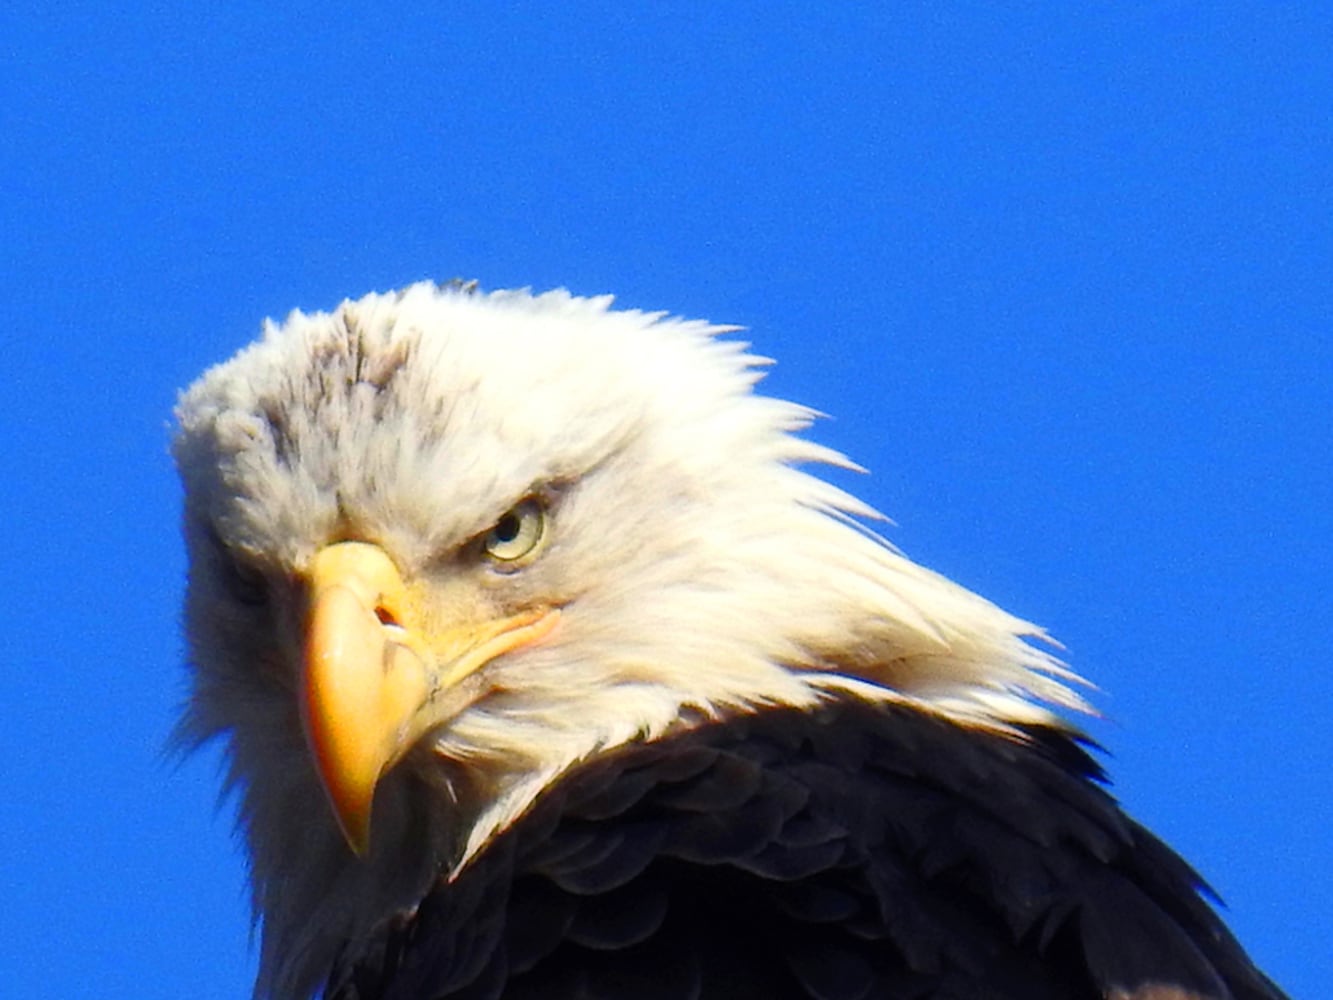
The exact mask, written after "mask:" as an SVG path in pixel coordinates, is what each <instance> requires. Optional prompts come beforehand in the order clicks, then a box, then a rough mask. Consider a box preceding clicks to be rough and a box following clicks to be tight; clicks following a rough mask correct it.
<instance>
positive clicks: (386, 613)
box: [375, 605, 402, 628]
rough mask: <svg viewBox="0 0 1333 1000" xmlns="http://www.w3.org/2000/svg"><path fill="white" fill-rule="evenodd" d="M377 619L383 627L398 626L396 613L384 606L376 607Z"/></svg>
mask: <svg viewBox="0 0 1333 1000" xmlns="http://www.w3.org/2000/svg"><path fill="white" fill-rule="evenodd" d="M375 617H376V618H378V619H379V620H380V624H381V625H398V619H397V618H396V617H394V613H393V612H392V611H390V610H389V609H388V608H386V607H384V606H383V605H377V606H376V607H375ZM399 627H400V628H401V627H402V626H399Z"/></svg>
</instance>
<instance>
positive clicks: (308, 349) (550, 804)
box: [175, 283, 1282, 1000]
mask: <svg viewBox="0 0 1333 1000" xmlns="http://www.w3.org/2000/svg"><path fill="white" fill-rule="evenodd" d="M728 332H730V330H729V329H728V328H720V327H715V326H711V325H709V324H706V323H702V322H693V321H685V320H680V319H675V318H671V317H668V316H666V315H665V314H661V313H643V312H636V311H624V310H615V309H613V308H612V305H611V300H610V298H595V299H581V298H576V297H573V296H571V295H569V294H568V293H566V292H563V291H561V292H549V293H546V294H542V295H532V294H530V293H528V292H525V291H513V292H495V293H489V294H483V293H480V292H478V291H476V290H475V288H473V287H471V286H463V285H459V284H451V285H444V286H437V285H434V284H429V283H423V284H418V285H414V286H412V287H409V288H407V289H404V290H402V291H400V292H396V293H392V294H384V295H369V296H366V297H365V298H362V299H360V300H358V301H347V302H344V303H343V304H342V305H341V306H339V307H338V308H337V309H336V310H334V311H333V312H331V313H315V314H304V313H300V312H295V313H292V314H291V315H290V316H289V317H288V318H287V320H286V321H284V322H283V323H281V324H270V325H269V326H268V327H267V328H266V330H265V333H264V336H263V338H262V340H260V341H259V342H258V343H256V344H254V345H252V346H251V347H249V348H247V349H245V350H244V351H242V352H241V353H240V354H239V355H237V356H236V357H235V358H233V359H232V360H230V361H228V362H226V363H225V364H222V365H219V366H217V367H215V368H213V369H212V370H210V371H209V372H207V373H205V374H204V376H203V377H201V378H200V379H199V381H198V382H196V383H195V385H194V386H192V387H191V388H190V389H189V390H187V391H186V392H185V393H184V394H183V396H182V399H181V402H180V405H179V408H178V420H179V425H180V426H179V432H178V435H177V439H176V444H175V454H176V458H177V462H178V465H179V468H180V471H181V476H182V480H183V482H184V487H185V512H184V532H185V538H186V544H187V547H188V550H189V557H190V573H189V587H188V597H187V607H186V623H187V631H188V635H189V640H190V662H191V679H192V690H191V696H190V700H189V703H188V707H187V710H186V712H185V715H184V717H183V719H182V723H181V728H180V735H181V738H182V739H183V740H184V741H186V742H187V743H189V744H198V743H202V742H205V741H208V740H211V739H214V738H218V739H221V740H222V741H223V743H224V745H225V747H226V752H227V759H228V763H229V772H228V786H229V788H231V789H233V790H234V791H235V793H236V795H237V796H238V799H239V826H240V830H241V832H242V834H243V836H244V839H245V842H246V847H247V850H248V855H249V859H250V867H251V887H252V893H253V903H254V909H255V915H256V919H257V920H258V921H259V923H260V925H261V927H262V951H261V959H260V970H259V976H258V981H257V982H256V985H255V995H256V997H258V998H280V1000H304V998H308V997H311V996H314V995H317V994H319V995H323V996H325V997H328V998H331V1000H372V998H403V1000H406V998H412V1000H420V998H444V997H451V998H453V997H457V998H463V997H466V998H500V997H504V998H511V1000H512V998H518V997H547V998H564V997H568V998H574V997H580V998H631V997H632V998H653V997H661V998H663V1000H683V998H696V997H697V998H727V1000H731V998H736V1000H744V998H749V997H753V998H775V1000H780V998H819V1000H854V998H880V997H885V998H939V1000H943V998H983V997H986V998H1005V1000H1009V998H1022V1000H1047V998H1049V1000H1277V998H1280V997H1281V996H1282V994H1281V992H1280V991H1279V990H1278V989H1277V988H1276V987H1275V986H1274V985H1273V984H1272V983H1271V982H1270V981H1269V980H1268V979H1267V978H1266V977H1264V975H1263V974H1262V973H1261V972H1259V971H1258V970H1257V969H1256V968H1255V967H1254V965H1253V964H1252V963H1251V962H1250V960H1249V959H1248V958H1247V957H1246V955H1245V953H1244V952H1243V950H1242V949H1241V948H1240V946H1239V945H1238V944H1237V943H1236V942H1235V940H1234V939H1233V938H1232V937H1231V935H1230V934H1229V933H1228V932H1227V930H1226V929H1225V927H1224V926H1223V924H1222V922H1221V921H1220V920H1219V918H1218V917H1217V915H1216V914H1215V913H1214V911H1213V909H1212V908H1211V906H1210V905H1209V903H1208V902H1207V901H1206V900H1205V898H1204V895H1206V889H1205V888H1204V887H1203V886H1202V883H1201V882H1200V880H1199V878H1198V877H1197V876H1196V875H1195V874H1194V872H1193V871H1192V870H1191V869H1190V868H1189V866H1188V865H1186V864H1185V863H1184V862H1183V861H1182V860H1180V858H1179V857H1177V856H1176V855H1175V854H1174V853H1173V852H1172V851H1171V850H1170V849H1169V848H1167V847H1166V846H1164V845H1163V844H1162V843H1161V842H1160V841H1158V840H1157V839H1156V838H1154V837H1153V836H1152V835H1151V834H1150V833H1149V832H1147V831H1146V830H1144V829H1143V828H1142V827H1140V826H1138V825H1137V824H1135V823H1134V822H1133V821H1132V820H1131V819H1129V818H1128V817H1127V816H1125V814H1124V813H1123V812H1122V811H1121V810H1120V809H1119V807H1118V806H1117V805H1116V803H1115V802H1114V800H1112V799H1111V798H1110V797H1109V796H1108V795H1107V793H1106V792H1105V791H1104V790H1103V788H1102V787H1101V785H1100V778H1101V774H1100V771H1099V770H1098V767H1097V765H1096V763H1095V762H1094V761H1093V760H1092V759H1091V758H1090V757H1089V755H1088V754H1087V753H1086V752H1085V750H1084V748H1083V741H1082V739H1081V737H1080V735H1079V733H1078V731H1077V730H1076V729H1075V728H1073V727H1072V726H1071V725H1070V723H1068V722H1067V721H1065V718H1064V715H1062V714H1061V713H1062V712H1063V713H1069V712H1078V711H1083V710H1086V709H1087V705H1086V703H1085V702H1084V700H1083V698H1082V697H1081V696H1080V695H1079V694H1078V693H1077V691H1076V687H1077V686H1078V685H1079V684H1080V682H1079V680H1078V678H1077V677H1076V676H1074V675H1073V674H1072V673H1070V672H1069V671H1068V670H1067V669H1066V668H1065V667H1064V666H1063V665H1062V664H1061V663H1060V662H1059V661H1058V660H1056V659H1055V658H1054V657H1053V656H1052V655H1050V653H1049V651H1048V650H1047V648H1046V646H1047V643H1046V640H1045V637H1044V635H1043V634H1042V632H1041V631H1040V630H1039V629H1037V628H1035V627H1034V626H1032V625H1030V624H1029V623H1027V622H1025V621H1023V620H1021V619H1018V618H1015V617H1014V616H1012V615H1010V614H1008V613H1006V612H1004V611H1002V610H1000V609H999V608H997V607H995V606H994V605H992V604H990V603H988V602H987V601H985V600H984V599H982V598H980V597H978V596H976V595H975V594H972V593H970V592H969V591H967V590H965V589H964V588H962V587H960V586H958V585H957V584H954V583H952V582H950V581H948V580H946V579H944V578H943V577H940V576H939V575H937V574H935V573H932V572H931V571H929V570H927V569H925V568H923V567H921V566H919V565H917V564H916V563H913V562H912V561H910V560H909V559H907V558H906V557H904V556H903V555H902V554H900V553H899V552H898V551H896V550H895V549H893V548H892V547H890V546H889V545H887V544H886V543H885V542H883V541H882V540H881V539H879V538H878V537H876V536H874V535H873V534H871V533H869V532H867V531H866V530H865V529H864V528H863V527H861V526H860V523H859V521H858V520H857V519H862V518H866V517H870V516H873V512H872V511H871V510H869V509H868V508H867V507H865V506H864V505H862V504H861V503H860V502H859V501H857V500H856V499H854V498H853V497H851V496H849V495H847V494H846V493H844V492H842V491H840V490H838V489H836V488H834V487H833V486H831V485H829V484H827V483H825V482H823V481H822V480H820V479H818V478H816V477H814V476H812V475H810V474H809V473H807V472H805V471H803V470H802V468H801V466H803V465H806V464H809V463H821V462H823V463H832V464H835V465H847V464H848V463H847V461H846V460H845V459H844V458H843V457H842V456H840V455H838V454H836V453H834V452H831V451H829V450H827V449H825V448H822V447H820V446H819V445H816V444H813V443H811V442H809V441H808V440H806V439H804V438H801V437H799V436H798V433H797V432H799V431H800V430H802V429H803V428H804V427H805V426H806V425H807V424H808V423H809V421H810V419H811V417H812V413H811V411H809V410H807V409H805V408H803V407H799V406H795V405H792V404H789V403H784V402H780V401H776V400H773V399H769V398H766V397H763V396H760V395H758V394H756V393H755V392H753V385H754V383H755V382H756V381H757V379H758V377H759V374H758V370H759V365H760V364H761V362H760V360H759V359H757V358H755V357H753V356H751V355H749V354H747V353H746V349H745V345H743V344H740V343H738V342H737V341H734V340H730V339H727V338H726V337H725V336H723V335H724V334H726V333H728Z"/></svg>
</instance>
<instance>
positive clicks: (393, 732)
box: [301, 542, 559, 855]
mask: <svg viewBox="0 0 1333 1000" xmlns="http://www.w3.org/2000/svg"><path fill="white" fill-rule="evenodd" d="M307 582H308V586H309V595H310V597H309V611H308V615H307V618H306V625H305V662H304V670H303V673H302V684H301V718H302V721H303V723H304V725H305V733H306V739H307V741H308V742H309V745H310V750H311V753H312V754H313V756H314V760H315V766H316V768H317V769H318V771H319V775H320V779H321V780H322V781H323V783H324V788H325V791H327V793H328V796H329V801H330V803H331V804H332V806H333V811H334V814H335V815H336V816H337V818H338V823H339V825H340V826H341V828H342V832H343V835H344V836H345V837H346V838H347V843H348V844H349V845H350V847H351V848H352V850H353V851H355V852H356V853H357V854H358V855H365V853H366V852H367V850H368V849H369V846H370V816H371V807H372V804H373V802H374V798H375V786H376V784H377V783H378V782H379V779H380V776H381V775H382V774H383V773H384V772H385V771H386V770H388V768H389V767H391V766H392V765H393V764H394V763H395V762H396V761H397V760H398V759H399V758H401V757H402V756H403V754H405V753H406V752H407V751H408V750H409V749H410V748H411V747H412V745H413V744H414V743H415V742H416V740H417V739H418V738H419V737H420V736H422V735H423V734H424V733H425V732H426V731H427V730H429V729H430V728H432V727H433V726H435V725H437V724H439V723H440V722H442V721H445V720H444V719H442V718H438V717H437V716H436V715H435V714H434V713H432V712H431V711H429V708H430V706H431V704H432V702H433V701H434V700H435V699H436V698H437V696H438V695H440V694H441V693H442V692H445V691H447V690H448V689H449V688H450V687H452V686H453V685H455V684H457V683H458V682H459V681H461V680H462V679H463V678H465V677H468V676H469V675H471V674H473V673H475V672H476V671H477V670H479V669H480V668H482V667H484V666H485V665H486V664H487V663H489V662H490V661H491V660H493V659H495V657H497V656H500V655H501V654H503V653H507V652H510V651H512V650H515V649H518V648H520V647H523V646H526V645H528V644H530V643H532V642H535V641H537V640H538V639H540V638H542V637H543V636H545V635H546V634H547V633H549V632H550V631H551V629H552V628H553V627H554V626H555V624H556V621H557V620H558V618H559V611H558V609H555V608H549V607H539V608H534V609H531V610H527V611H523V612H521V613H519V614H515V615H511V616H508V617H498V618H497V617H487V616H486V615H485V614H482V613H478V612H477V611H476V609H475V606H473V607H467V608H461V607H460V608H453V609H451V608H449V607H438V606H436V605H434V604H433V603H432V602H431V600H430V598H431V591H430V588H429V585H428V584H422V583H419V584H416V585H414V586H410V587H409V586H408V585H407V584H406V583H405V582H404V580H403V577H402V575H401V574H400V573H399V571H398V568H397V567H396V566H395V565H394V563H393V560H391V559H390V558H389V556H388V554H387V553H386V552H385V551H384V550H383V549H382V548H380V547H379V546H377V545H371V544H368V543H365V542H339V543H337V544H335V545H330V546H328V547H327V548H325V549H322V550H321V551H320V552H319V553H318V554H317V555H316V556H315V559H314V560H313V562H312V563H311V566H310V569H309V573H308V581H307Z"/></svg>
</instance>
